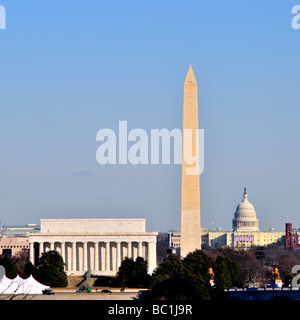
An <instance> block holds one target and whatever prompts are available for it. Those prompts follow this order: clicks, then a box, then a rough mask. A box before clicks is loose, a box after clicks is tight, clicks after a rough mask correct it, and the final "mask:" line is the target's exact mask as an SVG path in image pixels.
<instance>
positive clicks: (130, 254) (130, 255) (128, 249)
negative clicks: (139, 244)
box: [127, 242, 132, 258]
mask: <svg viewBox="0 0 300 320" xmlns="http://www.w3.org/2000/svg"><path fill="white" fill-rule="evenodd" d="M127 257H128V258H132V243H131V242H127Z"/></svg>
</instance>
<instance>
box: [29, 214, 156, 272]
mask: <svg viewBox="0 0 300 320" xmlns="http://www.w3.org/2000/svg"><path fill="white" fill-rule="evenodd" d="M157 234H158V233H157V232H146V220H145V219H41V232H40V233H31V234H29V247H30V251H29V252H30V261H31V262H32V263H33V264H35V265H37V263H38V259H39V257H40V256H41V254H42V253H43V252H47V251H49V250H55V251H58V252H59V253H60V254H61V256H62V258H63V260H64V262H65V270H66V272H67V274H68V275H82V274H84V273H85V272H86V271H87V270H91V273H92V274H94V275H116V273H117V271H118V269H119V267H120V265H121V263H122V261H123V260H124V258H125V257H129V258H133V259H136V258H137V257H138V256H140V257H143V258H144V259H145V260H147V261H148V272H149V273H152V271H153V270H154V269H155V268H156V239H157Z"/></svg>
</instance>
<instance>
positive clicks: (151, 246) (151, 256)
mask: <svg viewBox="0 0 300 320" xmlns="http://www.w3.org/2000/svg"><path fill="white" fill-rule="evenodd" d="M147 260H148V273H150V274H151V273H152V272H153V271H154V269H155V268H156V242H149V243H148V259H147Z"/></svg>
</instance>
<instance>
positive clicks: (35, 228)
mask: <svg viewBox="0 0 300 320" xmlns="http://www.w3.org/2000/svg"><path fill="white" fill-rule="evenodd" d="M40 230H41V229H40V226H39V225H37V224H34V223H29V224H26V225H14V226H13V225H12V226H6V225H3V226H1V229H0V236H1V235H3V236H4V235H5V236H8V237H22V236H23V237H25V236H27V235H28V233H36V232H40Z"/></svg>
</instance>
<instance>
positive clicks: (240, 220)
mask: <svg viewBox="0 0 300 320" xmlns="http://www.w3.org/2000/svg"><path fill="white" fill-rule="evenodd" d="M232 229H233V231H259V228H258V219H257V218H256V212H255V209H254V207H253V205H252V204H251V203H250V202H249V201H248V195H247V192H246V188H245V189H244V195H243V200H242V202H240V203H239V205H238V206H237V208H236V211H235V213H234V219H233V220H232Z"/></svg>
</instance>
